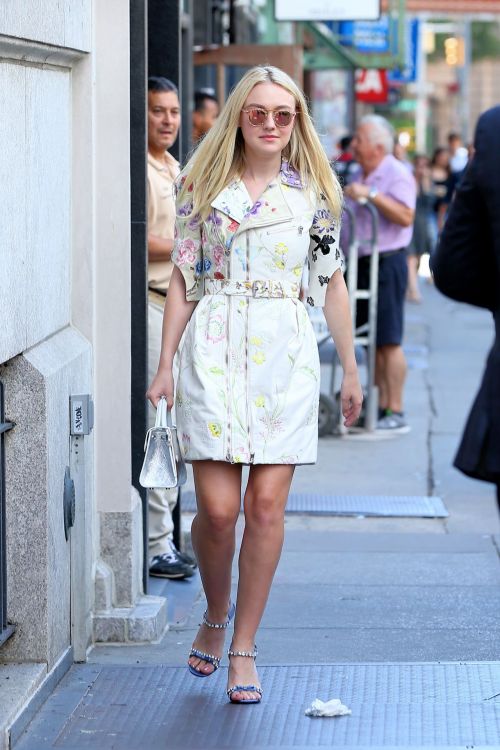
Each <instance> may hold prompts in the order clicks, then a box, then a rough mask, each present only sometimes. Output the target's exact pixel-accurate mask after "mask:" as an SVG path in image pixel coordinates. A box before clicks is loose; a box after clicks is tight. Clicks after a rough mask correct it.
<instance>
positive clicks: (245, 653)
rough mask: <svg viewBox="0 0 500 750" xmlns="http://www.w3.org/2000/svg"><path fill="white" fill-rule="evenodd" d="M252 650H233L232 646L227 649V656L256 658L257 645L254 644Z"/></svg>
mask: <svg viewBox="0 0 500 750" xmlns="http://www.w3.org/2000/svg"><path fill="white" fill-rule="evenodd" d="M254 649H255V650H254V651H233V649H232V648H230V649H228V652H227V655H228V656H248V658H249V659H256V658H257V655H258V653H259V652H258V651H257V646H254Z"/></svg>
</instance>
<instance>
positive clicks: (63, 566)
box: [0, 0, 160, 669]
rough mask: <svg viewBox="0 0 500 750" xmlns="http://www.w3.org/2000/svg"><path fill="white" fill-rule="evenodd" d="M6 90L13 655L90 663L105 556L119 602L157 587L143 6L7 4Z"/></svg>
mask: <svg viewBox="0 0 500 750" xmlns="http://www.w3.org/2000/svg"><path fill="white" fill-rule="evenodd" d="M0 91H2V117H1V118H0V142H1V143H2V159H1V160H0V202H1V205H2V209H3V210H2V222H1V223H0V247H1V248H2V252H1V253H0V320H1V321H2V328H1V332H0V380H2V382H3V383H4V386H5V400H6V415H7V417H8V418H9V419H10V420H12V421H14V422H15V425H16V426H15V428H14V429H13V430H11V431H10V432H9V433H8V434H7V435H6V441H5V442H6V503H7V507H6V512H7V534H8V536H7V555H8V617H9V620H10V621H11V622H13V623H14V624H15V626H16V631H15V634H14V636H13V637H11V638H10V639H9V640H8V641H7V642H6V643H5V644H4V645H3V646H2V647H0V662H8V661H38V662H46V663H47V667H48V669H50V668H51V667H52V666H53V665H54V664H55V663H56V662H57V661H58V659H60V657H61V656H62V655H63V654H64V653H65V651H67V650H68V648H69V647H70V645H73V647H74V649H75V658H77V659H79V660H82V659H85V653H86V649H87V647H88V646H89V644H90V643H91V641H92V610H93V608H94V604H95V597H94V579H95V576H96V570H97V569H100V570H102V562H101V561H102V560H104V561H105V563H107V567H106V571H107V574H108V576H109V577H110V581H109V590H110V591H112V592H113V594H114V599H113V598H112V597H111V598H109V600H108V599H106V605H107V606H109V607H111V608H112V607H113V606H122V607H133V606H134V603H135V600H136V598H137V597H138V596H139V595H140V593H141V590H142V584H141V559H142V549H141V544H142V539H141V513H140V505H138V501H137V496H136V493H135V494H134V493H133V492H132V491H131V476H130V165H129V149H130V143H129V138H130V134H129V133H130V131H129V107H130V101H129V93H128V92H129V2H128V0H106V2H102V1H101V0H34V1H33V2H30V3H27V2H17V0H16V1H15V0H5V2H2V3H0ZM85 393H88V394H90V395H91V396H92V398H93V399H94V403H95V415H96V417H95V427H94V432H93V435H92V436H89V437H85V438H79V441H80V442H79V443H76V442H75V439H74V438H70V434H69V433H70V429H69V397H70V395H71V394H85ZM82 456H84V459H83V460H82ZM67 467H69V468H70V469H71V471H72V473H73V478H74V479H75V484H76V510H77V512H76V524H75V526H74V527H73V529H72V530H71V533H70V539H69V541H66V538H65V533H64V523H63V486H64V474H65V470H66V468H67ZM101 535H102V539H103V540H104V547H103V549H101ZM117 547H119V548H120V552H121V556H120V559H119V558H118V557H117V555H116V548H117ZM114 575H116V580H114V579H113V576H114ZM159 606H160V605H159ZM72 613H73V616H71V615H72ZM104 620H105V618H104ZM100 622H101V627H103V625H102V623H103V618H102V617H101V621H100ZM104 630H105V628H104Z"/></svg>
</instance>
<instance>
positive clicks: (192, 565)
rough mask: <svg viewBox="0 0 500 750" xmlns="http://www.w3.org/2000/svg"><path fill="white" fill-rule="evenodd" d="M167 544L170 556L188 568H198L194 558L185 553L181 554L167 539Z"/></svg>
mask: <svg viewBox="0 0 500 750" xmlns="http://www.w3.org/2000/svg"><path fill="white" fill-rule="evenodd" d="M168 542H169V544H170V549H171V550H172V554H173V555H174V556H175V557H177V558H178V559H179V560H180V561H181V562H183V563H184V564H185V565H189V567H190V568H197V567H198V563H197V562H196V560H195V559H194V557H191V555H188V554H187V553H186V552H181V551H180V550H178V549H177V547H176V546H175V544H174V543H173V541H172V540H171V539H169V540H168Z"/></svg>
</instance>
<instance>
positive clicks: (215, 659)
mask: <svg viewBox="0 0 500 750" xmlns="http://www.w3.org/2000/svg"><path fill="white" fill-rule="evenodd" d="M235 610H236V607H235V605H234V604H231V603H230V604H229V611H228V613H227V620H226V622H210V620H207V612H208V610H207V609H206V610H205V612H204V613H203V620H202V623H201V624H203V625H206V626H207V628H213V629H215V630H226V628H228V627H229V624H230V622H231V620H232V619H233V617H234V613H235ZM192 656H196V657H198V659H203V661H207V662H208V663H209V664H212V666H213V670H212V671H211V672H201V671H200V670H199V669H196V667H193V666H191V664H188V669H189V671H190V672H191V674H194V676H195V677H210V675H212V674H213V673H214V672H216V671H217V670H218V669H219V666H220V660H221V657H220V656H215V655H214V654H206V653H205V652H204V651H200V650H199V649H197V648H195V647H194V645H193V647H192V649H191V651H190V652H189V656H188V659H190V658H191V657H192Z"/></svg>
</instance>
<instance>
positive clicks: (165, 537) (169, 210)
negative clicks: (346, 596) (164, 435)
mask: <svg viewBox="0 0 500 750" xmlns="http://www.w3.org/2000/svg"><path fill="white" fill-rule="evenodd" d="M180 123H181V113H180V104H179V95H178V91H177V87H176V86H175V85H174V84H173V83H172V82H171V81H169V80H168V79H167V78H156V77H151V78H149V79H148V286H149V305H148V375H149V382H151V381H152V379H153V377H154V376H155V374H156V370H157V367H158V361H159V359H160V350H161V332H162V324H163V307H164V305H165V299H166V296H167V292H168V285H169V282H170V277H171V275H172V268H173V264H172V261H171V254H172V249H173V246H174V226H175V200H174V181H175V179H176V178H177V176H178V174H179V163H178V162H177V160H176V159H174V157H173V156H172V155H171V154H169V152H168V149H169V148H171V147H172V146H173V144H174V143H175V141H176V138H177V134H178V132H179V126H180ZM150 410H151V413H150V422H154V414H153V411H154V410H153V409H152V407H151V406H150ZM177 497H178V490H177V489H172V490H149V493H148V522H149V557H150V563H149V573H150V575H153V576H158V577H161V578H174V579H175V578H188V577H190V576H192V575H193V568H194V567H196V563H195V561H194V560H193V559H192V558H191V557H189V556H188V555H185V554H183V553H181V552H179V550H178V549H176V547H175V546H174V542H173V537H172V532H173V529H174V524H173V521H172V511H173V509H174V508H175V505H176V503H177Z"/></svg>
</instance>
